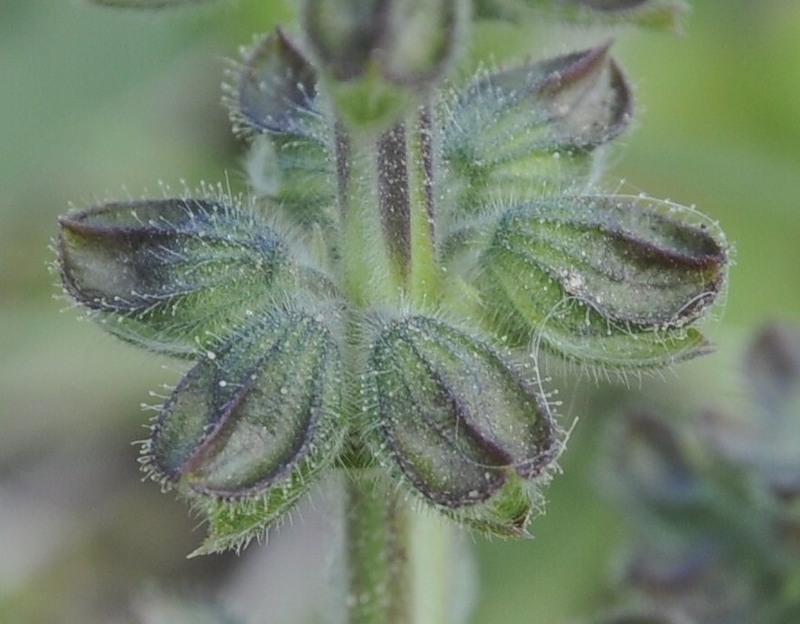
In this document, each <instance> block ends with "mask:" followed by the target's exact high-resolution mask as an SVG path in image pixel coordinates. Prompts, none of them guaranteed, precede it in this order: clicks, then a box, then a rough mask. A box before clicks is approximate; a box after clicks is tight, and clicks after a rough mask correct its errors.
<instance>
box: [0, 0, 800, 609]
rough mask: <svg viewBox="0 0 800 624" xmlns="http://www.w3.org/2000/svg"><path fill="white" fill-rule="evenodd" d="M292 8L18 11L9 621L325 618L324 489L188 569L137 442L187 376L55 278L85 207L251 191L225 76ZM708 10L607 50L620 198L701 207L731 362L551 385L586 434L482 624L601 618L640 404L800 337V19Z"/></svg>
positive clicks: (1, 547)
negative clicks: (222, 188)
mask: <svg viewBox="0 0 800 624" xmlns="http://www.w3.org/2000/svg"><path fill="white" fill-rule="evenodd" d="M294 4H295V3H293V2H290V1H289V0H286V2H276V1H268V0H239V1H238V2H235V3H222V5H221V6H215V7H211V8H198V9H191V10H190V9H186V10H179V11H176V12H169V13H166V12H165V13H158V14H140V13H137V12H132V11H124V10H122V11H118V10H107V9H101V8H96V7H92V6H89V5H88V4H83V3H80V2H77V1H70V0H66V1H65V0H38V1H37V2H30V0H0V622H13V623H28V622H31V623H38V622H59V623H73V622H74V623H79V622H80V623H87V622H89V623H94V622H98V623H105V622H112V623H113V622H119V623H128V622H142V623H148V624H149V623H153V624H155V623H160V622H181V621H187V622H205V621H208V622H211V621H220V620H219V619H211V617H212V615H214V614H211V613H210V612H209V611H208V610H200V611H198V612H197V613H195V614H190V615H188V616H180V615H178V611H177V610H176V609H177V607H176V606H175V603H176V602H180V601H182V600H184V599H191V600H195V599H199V600H202V601H207V602H209V603H211V604H214V605H216V606H217V607H218V608H219V612H220V613H221V614H228V615H230V616H235V617H238V618H240V619H241V621H244V622H248V623H252V624H261V623H272V622H275V623H280V624H284V623H286V624H293V623H295V622H297V623H298V624H299V623H301V622H306V621H309V619H308V618H309V609H313V608H314V607H319V605H322V604H324V598H323V596H324V586H325V577H324V574H325V566H326V558H325V555H324V552H323V551H324V541H325V537H326V534H327V532H328V529H327V528H326V524H327V521H326V520H325V519H324V518H323V517H322V516H324V515H325V514H324V510H325V497H326V494H325V493H323V492H321V493H319V494H318V495H317V496H315V497H314V499H313V501H312V502H315V503H316V504H315V505H306V506H304V507H303V509H302V510H301V511H300V512H298V513H297V514H295V515H294V517H293V522H292V523H290V524H288V525H287V526H285V527H283V528H282V529H281V530H280V531H278V532H275V533H274V534H273V535H272V536H271V538H270V544H269V546H257V545H254V546H252V547H251V548H249V549H248V550H247V551H245V553H244V554H243V555H241V556H239V557H237V556H235V555H222V556H211V557H203V558H195V559H186V558H185V556H186V554H187V553H189V552H191V551H192V550H193V549H194V548H195V547H196V546H197V545H198V543H199V541H200V540H201V539H202V536H203V531H202V527H198V520H197V518H194V517H193V516H192V515H191V513H190V512H189V511H188V510H187V508H186V506H185V504H184V503H183V502H182V501H177V500H175V498H174V496H172V495H171V494H168V495H162V494H161V493H160V492H159V489H158V487H157V486H155V485H154V484H152V483H142V482H141V474H140V473H139V471H138V465H137V461H136V459H137V454H138V450H137V447H136V446H134V445H132V444H131V443H132V442H133V441H135V440H139V439H141V438H143V437H145V436H146V431H145V429H144V428H143V425H145V424H146V422H147V419H148V418H149V415H148V414H147V413H143V412H142V409H141V407H140V405H141V404H142V403H153V402H157V399H153V398H152V397H151V396H150V393H155V394H156V395H157V394H159V392H160V391H161V390H160V389H161V386H162V384H169V383H173V382H174V381H175V380H176V378H177V375H178V373H179V371H178V370H177V365H175V364H174V363H172V362H169V361H167V360H161V361H160V360H159V358H158V357H155V356H153V355H151V354H147V353H144V352H141V351H139V350H137V349H134V348H132V347H129V346H126V345H123V344H121V343H118V342H117V341H115V340H114V339H112V338H110V337H109V336H107V335H106V334H104V333H103V332H102V331H101V330H100V329H98V328H96V327H93V326H91V324H89V323H85V322H79V321H78V320H76V318H77V317H78V312H77V311H76V310H74V309H71V308H70V305H69V303H68V302H67V301H65V300H64V299H59V298H58V295H59V294H60V290H59V288H58V287H57V286H56V285H55V282H56V276H55V275H53V274H52V273H50V272H49V271H48V265H49V264H50V263H52V260H53V257H54V255H53V253H52V251H51V250H50V249H49V245H50V242H51V239H52V238H53V236H54V235H55V234H56V231H57V221H56V220H57V217H58V215H59V214H62V213H64V212H65V211H66V210H67V209H68V205H69V203H73V204H74V205H76V206H84V205H87V204H91V203H95V202H98V201H102V200H105V199H110V198H121V197H126V196H128V195H130V196H134V197H138V196H141V195H148V194H150V195H156V196H161V194H162V190H161V188H160V185H159V184H160V182H163V183H165V184H168V185H171V186H172V187H173V188H175V189H178V190H179V189H181V187H182V185H183V183H184V182H183V181H184V180H185V183H186V184H188V185H189V186H190V187H194V186H196V185H198V184H199V183H200V182H201V181H203V180H205V181H208V182H216V181H223V182H224V183H228V182H229V183H230V185H231V186H232V187H233V188H234V189H237V188H241V187H242V181H243V174H242V173H241V154H242V147H243V146H242V144H241V143H239V142H238V141H237V140H236V139H235V138H234V137H233V136H232V135H231V133H230V131H229V125H228V120H227V114H226V112H225V110H224V109H223V107H222V106H221V104H220V82H221V77H222V72H223V69H224V67H225V66H226V63H225V59H226V58H236V57H237V55H238V52H237V51H238V47H239V46H240V45H241V44H247V43H249V42H250V41H251V38H252V36H253V34H255V33H262V32H265V31H267V30H269V29H271V27H272V26H273V25H274V24H275V23H278V22H283V23H290V22H291V21H292V20H293V15H292V11H293V10H294V8H293V7H294ZM693 4H694V6H693V10H692V12H691V13H690V14H689V15H688V17H687V19H686V21H685V31H686V32H685V34H684V36H682V37H675V36H671V35H667V34H661V33H652V32H648V31H640V30H633V29H620V30H617V31H614V32H612V33H611V34H613V36H614V37H615V39H616V43H615V46H614V50H615V54H616V56H617V58H618V59H619V60H620V61H621V63H622V65H623V66H624V67H625V68H626V69H627V72H628V77H629V79H630V81H631V82H632V84H633V85H634V86H635V94H636V98H637V118H636V123H635V127H634V128H633V130H632V131H630V132H629V133H628V134H627V136H626V137H625V138H624V139H623V140H622V141H621V143H623V145H621V146H619V147H616V148H615V151H614V152H612V163H613V165H612V167H611V169H610V171H609V175H608V181H609V185H610V186H611V188H616V187H617V186H618V185H619V184H623V188H624V189H626V190H630V191H631V192H636V193H638V192H640V191H644V192H647V193H648V194H650V195H652V196H655V197H661V198H669V199H671V200H673V201H676V202H679V203H682V204H687V205H697V207H698V208H699V209H700V210H701V211H703V212H705V213H706V214H708V215H710V216H711V217H713V218H714V219H716V220H718V221H719V222H720V223H721V225H722V227H723V229H724V230H725V231H726V233H727V235H728V237H729V239H730V240H731V241H733V243H734V244H735V247H736V254H735V260H736V262H735V266H733V268H732V269H731V275H730V289H729V294H728V301H727V305H726V306H725V308H724V310H723V309H720V310H719V313H718V314H717V318H716V319H715V320H714V322H712V323H711V324H710V325H709V327H708V332H709V334H710V335H711V336H712V338H713V340H714V341H715V343H716V344H717V345H718V350H717V352H716V353H715V354H714V355H713V356H710V357H708V358H704V359H702V360H698V361H694V362H691V363H689V364H687V365H682V366H680V367H679V368H677V369H676V370H674V371H668V372H666V373H665V374H664V375H663V376H659V377H657V378H654V379H645V380H642V381H641V382H639V381H633V382H632V383H631V384H629V386H621V387H620V386H610V385H604V384H597V383H596V382H595V381H593V380H586V379H576V378H572V377H569V376H566V377H563V378H562V377H561V376H560V375H559V377H560V378H559V380H558V381H557V383H556V381H555V380H554V382H553V385H558V386H559V388H560V398H561V400H562V401H563V406H562V407H561V412H562V414H563V416H564V417H565V422H566V423H571V422H572V421H573V420H574V419H575V418H578V419H579V421H580V422H579V423H578V425H577V426H576V428H575V430H574V433H573V435H572V437H571V440H570V445H569V448H568V450H567V452H566V454H565V456H564V458H563V460H562V462H561V465H562V468H563V470H564V474H562V475H558V476H557V477H556V478H555V479H554V481H553V483H552V484H551V485H550V487H549V488H548V490H547V498H548V506H547V512H546V515H544V516H542V517H540V518H539V519H538V520H537V521H536V522H535V523H534V526H533V531H534V534H535V536H536V537H535V539H534V540H532V541H526V542H501V541H494V542H486V541H484V540H482V539H477V538H476V539H475V540H473V541H474V551H475V555H476V569H477V573H478V575H479V579H480V581H479V590H477V591H476V595H475V597H474V600H475V611H474V618H473V622H474V623H475V624H494V623H501V624H505V623H508V624H517V623H519V624H559V623H565V624H568V623H574V622H579V621H582V619H583V618H585V617H586V616H589V615H591V614H592V613H594V612H595V610H597V609H599V608H601V607H602V606H603V605H604V604H607V602H608V601H609V600H610V596H611V593H612V590H613V587H612V585H613V583H612V581H613V576H614V567H615V560H616V557H617V555H616V553H617V546H618V544H619V541H620V539H621V538H622V537H623V534H624V533H625V531H626V525H625V522H624V520H625V518H624V514H621V513H620V510H619V508H618V507H615V506H614V505H613V504H612V503H610V502H609V497H608V496H606V495H605V494H606V490H607V489H608V488H609V487H610V486H609V484H608V482H607V480H606V479H603V478H598V477H597V474H598V473H599V472H602V471H601V470H599V469H598V465H602V457H600V456H602V454H603V448H604V440H605V438H606V437H607V434H606V430H607V425H608V423H609V422H610V421H613V419H614V418H615V415H616V414H618V413H619V411H620V410H622V409H624V408H625V407H626V406H627V405H630V404H642V403H647V404H650V403H653V404H657V405H659V406H662V407H663V406H668V408H669V410H671V411H672V413H674V414H675V415H679V414H686V415H690V414H692V413H695V412H696V411H697V410H699V409H701V408H704V407H709V406H720V405H728V404H731V403H735V402H736V401H738V399H739V394H740V393H741V389H740V387H739V384H738V383H737V377H736V375H737V374H738V371H739V364H738V357H739V354H740V352H741V349H742V345H743V344H744V342H745V340H746V339H747V338H748V337H749V336H750V335H751V334H752V333H753V332H754V331H755V330H756V329H757V328H758V327H760V326H761V325H762V324H763V323H764V322H766V321H769V320H775V319H784V320H789V321H794V322H799V321H800V44H798V42H800V3H798V2H796V0H774V1H773V2H770V3H763V2H762V3H755V2H749V1H746V0H716V1H714V0H704V1H703V0H698V1H697V2H695V3H693ZM608 36H609V32H608V31H594V30H591V29H586V28H580V29H578V30H575V29H568V28H561V27H558V28H547V29H545V28H544V27H537V28H536V29H534V30H533V31H525V32H521V31H520V30H519V29H517V28H515V27H513V26H509V25H501V24H486V25H483V26H481V27H480V28H478V30H477V31H476V33H475V47H474V49H473V51H472V55H473V58H474V59H475V60H476V61H477V60H478V59H479V58H488V57H489V55H490V54H491V55H494V57H495V58H496V59H497V60H502V59H504V58H507V57H514V56H517V57H518V56H525V55H528V54H531V55H534V56H552V55H555V54H559V53H563V52H566V51H567V50H569V49H574V48H576V47H586V46H588V45H590V44H592V43H597V42H598V41H602V40H603V39H605V38H607V37H608ZM621 181H624V183H623V182H621ZM612 498H613V497H612ZM181 618H183V619H181ZM204 618H205V619H204Z"/></svg>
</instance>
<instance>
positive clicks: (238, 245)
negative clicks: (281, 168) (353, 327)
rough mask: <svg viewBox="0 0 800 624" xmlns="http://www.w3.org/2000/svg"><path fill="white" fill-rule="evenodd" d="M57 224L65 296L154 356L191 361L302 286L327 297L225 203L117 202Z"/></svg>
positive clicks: (276, 238) (254, 223) (320, 281)
mask: <svg viewBox="0 0 800 624" xmlns="http://www.w3.org/2000/svg"><path fill="white" fill-rule="evenodd" d="M60 223H61V232H60V235H59V238H58V241H57V251H58V255H59V258H58V267H59V270H60V273H61V280H62V283H63V285H64V288H65V289H66V291H67V293H68V294H69V295H70V296H71V297H73V298H74V299H75V300H76V301H77V302H78V303H79V304H81V305H83V306H85V307H87V308H88V309H89V310H91V311H93V312H94V313H96V314H99V316H100V319H101V320H102V321H103V325H104V327H105V328H106V329H107V330H108V331H110V332H111V333H113V334H115V335H117V336H119V337H120V338H122V339H124V340H128V341H131V342H134V343H136V344H139V345H142V346H145V347H147V348H150V349H153V350H156V351H162V352H167V353H171V354H176V355H180V354H184V355H185V354H191V353H194V352H196V351H197V350H198V349H202V348H203V347H204V345H206V344H208V343H209V342H211V341H213V340H215V337H217V336H220V335H224V334H226V333H227V332H228V331H230V330H231V329H233V328H235V327H237V326H238V325H239V324H241V323H243V322H245V321H246V320H247V319H249V318H250V317H253V316H255V315H256V314H258V313H259V312H260V311H261V310H264V309H268V308H269V307H270V306H271V305H273V302H274V301H275V300H281V299H282V298H283V297H284V296H285V293H286V292H287V291H288V290H290V289H292V288H295V287H298V285H299V284H303V285H305V286H307V287H309V288H310V289H312V290H318V291H320V292H324V291H326V290H328V291H330V290H331V287H330V286H328V285H326V283H327V280H326V279H325V278H324V277H323V276H322V275H321V274H320V273H318V272H316V271H314V270H313V269H311V268H307V267H302V266H299V265H298V264H297V263H295V262H294V260H293V259H292V253H291V252H290V250H289V247H288V242H287V241H286V239H285V238H284V237H283V236H281V235H280V234H279V233H278V232H277V231H276V230H275V229H273V228H272V227H270V226H269V225H267V224H266V223H265V222H264V221H262V220H261V219H260V218H259V217H258V216H257V215H256V214H255V213H252V212H251V211H249V210H247V209H244V208H240V207H237V206H233V205H229V204H228V203H225V202H223V201H217V200H211V199H184V198H173V199H163V200H139V201H124V202H111V203H107V204H101V205H97V206H93V207H91V208H87V209H84V210H80V211H77V212H74V213H72V214H69V215H67V216H65V217H62V218H61V220H60Z"/></svg>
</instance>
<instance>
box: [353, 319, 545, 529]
mask: <svg viewBox="0 0 800 624" xmlns="http://www.w3.org/2000/svg"><path fill="white" fill-rule="evenodd" d="M366 369H367V370H366V374H365V387H364V395H365V401H366V405H365V410H366V415H367V416H366V417H367V419H368V421H369V422H368V423H367V425H366V427H367V428H368V430H374V432H375V437H376V442H375V446H376V448H377V449H378V454H379V456H383V457H386V458H388V459H387V463H388V464H389V466H390V468H391V469H392V470H394V471H396V472H397V473H398V474H399V475H400V476H401V478H402V479H403V480H405V481H407V482H408V483H410V484H411V486H412V487H413V489H414V490H415V491H416V492H417V493H418V494H419V495H420V496H421V497H422V498H423V499H425V500H427V501H428V502H429V503H432V504H433V505H435V506H436V507H438V508H439V509H440V510H441V511H443V512H444V513H445V514H447V515H450V516H452V517H455V518H457V519H459V520H461V521H462V522H464V523H466V524H468V525H470V526H473V527H474V528H477V529H479V530H483V531H486V532H489V533H494V534H501V535H521V534H524V533H525V528H526V526H527V523H528V520H529V518H530V517H531V514H532V511H533V506H534V502H535V500H534V499H535V496H534V495H533V492H534V489H533V488H530V489H529V488H528V485H529V484H528V483H527V482H530V481H532V480H534V479H537V478H542V477H544V476H545V475H546V474H547V471H548V468H550V467H552V465H553V463H554V462H555V459H556V457H557V456H558V454H559V452H560V448H561V445H560V440H559V431H558V427H557V425H556V424H555V422H554V420H553V417H552V414H551V413H550V408H549V406H548V404H547V402H546V400H545V397H544V396H543V395H542V394H541V393H539V392H538V388H537V387H535V386H534V384H533V383H532V381H531V380H530V379H528V378H526V377H525V376H524V375H523V373H522V371H521V370H519V368H518V367H516V366H515V365H514V364H512V363H511V362H510V361H509V360H508V359H507V358H506V356H504V355H503V354H502V353H501V352H499V351H498V350H496V349H494V348H493V347H491V346H490V345H489V344H487V343H486V342H484V341H483V340H481V339H480V338H477V337H475V336H473V335H471V334H470V333H467V332H465V331H463V330H461V329H458V328H456V327H453V326H451V325H449V324H447V323H445V322H443V321H440V320H438V319H436V318H433V317H430V316H407V317H401V318H397V319H394V320H390V321H388V322H386V323H385V324H384V325H383V326H382V327H380V328H379V329H378V330H377V331H376V333H375V335H374V336H373V338H372V341H371V344H370V347H369V355H368V358H367V363H366ZM523 482H526V484H525V485H523Z"/></svg>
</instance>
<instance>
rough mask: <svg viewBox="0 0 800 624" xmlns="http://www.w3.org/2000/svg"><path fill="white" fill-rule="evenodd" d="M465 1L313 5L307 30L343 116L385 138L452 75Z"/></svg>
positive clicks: (316, 0) (335, 0)
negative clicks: (444, 78)
mask: <svg viewBox="0 0 800 624" xmlns="http://www.w3.org/2000/svg"><path fill="white" fill-rule="evenodd" d="M467 6H468V5H467V3H466V2H465V0H388V1H384V0H367V1H365V0H306V3H305V9H304V12H303V24H304V27H305V31H306V37H307V38H308V41H309V44H310V46H311V48H312V50H313V51H314V54H315V57H316V60H317V66H318V67H319V69H320V73H321V75H322V79H323V80H324V82H325V84H326V87H327V92H328V93H329V94H330V96H331V98H332V100H333V104H334V107H335V109H336V112H337V114H338V116H339V117H340V118H341V119H342V120H344V122H345V123H346V124H347V125H348V126H350V127H351V128H352V129H355V130H358V131H364V132H380V131H381V130H384V129H386V128H387V127H389V126H391V125H392V124H394V123H395V122H396V121H397V120H398V119H399V118H400V117H401V116H402V115H403V114H405V113H406V112H407V111H409V110H411V109H412V108H413V107H414V106H416V105H417V104H418V103H419V101H420V99H421V96H422V95H423V94H424V93H425V92H427V91H428V90H429V89H430V88H431V87H432V86H433V85H435V84H436V82H437V81H438V80H439V79H440V78H441V77H442V76H443V75H444V74H445V73H446V71H447V70H448V69H449V67H450V64H451V61H452V59H453V57H454V54H455V51H456V50H457V49H458V48H459V46H460V44H461V40H462V38H463V34H464V31H465V29H466V22H467V19H466V18H467V12H468V8H467Z"/></svg>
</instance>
